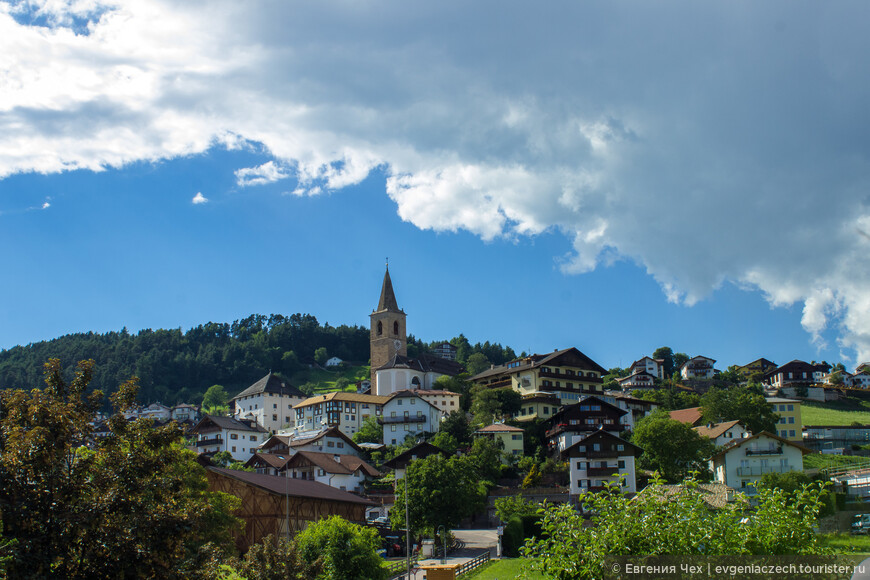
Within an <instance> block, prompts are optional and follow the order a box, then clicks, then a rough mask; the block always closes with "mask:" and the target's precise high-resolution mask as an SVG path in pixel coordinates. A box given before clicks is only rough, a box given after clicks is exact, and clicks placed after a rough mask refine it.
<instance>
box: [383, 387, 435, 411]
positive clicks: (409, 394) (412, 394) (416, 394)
mask: <svg viewBox="0 0 870 580" xmlns="http://www.w3.org/2000/svg"><path fill="white" fill-rule="evenodd" d="M412 398H413V399H420V401H422V402H423V403H424V404H426V405H429V406H430V407H432V408H433V409H435V410H436V411H439V412H440V411H441V409H439V408H438V407H436V406H435V405H433V404H432V403H430V402H429V401H427V400H426V399H424V398H423V397H422V395H421V394H420V391H418V390H412V389H402V390H400V391H395V392H394V393H392V394H391V395H389V397H388V400H387V403H389V402H390V401H392V400H393V399H412Z"/></svg>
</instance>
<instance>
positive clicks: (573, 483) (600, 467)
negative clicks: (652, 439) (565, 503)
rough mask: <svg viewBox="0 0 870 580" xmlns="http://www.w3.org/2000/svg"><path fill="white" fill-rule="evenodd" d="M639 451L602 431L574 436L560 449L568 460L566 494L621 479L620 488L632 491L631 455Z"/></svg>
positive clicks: (574, 493) (633, 477)
mask: <svg viewBox="0 0 870 580" xmlns="http://www.w3.org/2000/svg"><path fill="white" fill-rule="evenodd" d="M640 452H641V449H640V448H639V447H637V446H636V445H633V444H631V443H629V442H628V441H625V440H623V439H620V438H619V437H617V436H616V435H612V434H611V433H608V432H607V431H604V430H599V431H596V432H595V433H592V434H591V435H587V436H586V437H582V438H580V437H578V438H575V439H574V441H573V443H571V445H569V446H568V448H567V449H565V450H564V451H563V452H562V458H563V459H566V460H567V461H568V473H569V477H570V484H569V488H570V494H571V496H573V497H576V496H578V495H580V494H581V493H585V492H588V491H600V490H602V489H604V486H605V485H606V484H609V483H616V482H619V481H621V482H622V487H621V489H622V491H623V492H625V493H635V492H636V491H637V483H636V480H635V467H634V458H635V456H636V455H638V454H639V453H640Z"/></svg>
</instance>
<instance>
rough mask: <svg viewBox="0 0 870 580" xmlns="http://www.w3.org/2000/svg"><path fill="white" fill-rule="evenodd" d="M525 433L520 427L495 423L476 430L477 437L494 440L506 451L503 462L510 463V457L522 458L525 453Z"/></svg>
mask: <svg viewBox="0 0 870 580" xmlns="http://www.w3.org/2000/svg"><path fill="white" fill-rule="evenodd" d="M523 434H524V431H523V430H522V429H520V428H519V427H514V426H512V425H505V424H504V423H494V424H492V425H487V426H486V427H483V428H482V429H478V430H477V431H475V432H474V435H475V436H476V437H486V438H488V439H491V440H492V441H494V442H495V443H496V444H497V445H498V447H499V448H500V449H501V450H502V452H503V453H504V456H503V457H502V463H508V457H514V458H517V459H518V458H520V457H522V455H523Z"/></svg>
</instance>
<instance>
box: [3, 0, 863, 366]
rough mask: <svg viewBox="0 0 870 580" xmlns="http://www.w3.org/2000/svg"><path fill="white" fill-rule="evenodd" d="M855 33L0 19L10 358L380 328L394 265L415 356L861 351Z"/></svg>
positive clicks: (658, 21) (381, 17)
mask: <svg viewBox="0 0 870 580" xmlns="http://www.w3.org/2000/svg"><path fill="white" fill-rule="evenodd" d="M499 6H501V5H499ZM867 12H868V8H866V7H865V5H864V4H863V3H848V2H846V3H841V4H838V5H836V6H828V5H824V6H820V5H818V4H813V3H798V4H793V3H784V2H782V3H780V2H772V3H766V4H765V5H764V6H758V5H756V4H753V3H740V2H737V3H729V4H727V5H726V4H724V3H723V4H722V5H706V6H698V5H696V3H683V2H673V3H664V4H659V5H657V7H656V9H655V10H653V9H651V8H649V7H648V6H647V4H645V3H631V2H627V3H625V4H620V5H617V6H614V5H612V4H611V3H604V2H600V3H599V2H590V3H584V4H583V5H582V6H581V5H575V4H573V3H554V4H552V5H549V6H548V8H547V9H546V10H542V11H537V12H535V13H534V14H527V13H525V11H524V9H523V7H522V6H521V5H510V6H508V7H507V8H505V9H504V10H498V11H495V5H490V4H487V3H482V4H480V5H475V6H474V7H466V6H464V5H461V4H450V3H439V4H438V5H437V6H436V5H434V4H433V5H429V6H415V7H411V6H406V5H405V4H403V3H389V2H387V3H378V4H369V3H365V2H363V3H354V4H353V5H347V4H342V3H292V4H284V3H272V2H258V3H254V4H253V5H252V8H251V9H249V10H246V11H241V10H240V9H239V7H238V6H237V5H236V3H231V2H220V1H217V2H211V3H209V4H208V9H206V7H205V5H204V4H203V5H200V4H196V3H180V4H176V3H173V2H161V1H155V0H135V1H130V2H124V3H121V4H114V3H103V2H100V1H97V0H93V1H91V0H89V1H78V0H70V1H53V2H44V3H43V2H12V3H0V55H2V56H0V87H2V90H0V135H2V137H0V247H2V248H3V250H4V251H3V258H2V262H0V265H2V269H3V272H4V280H5V282H6V283H5V284H3V285H2V286H0V288H2V289H0V300H2V303H3V304H4V308H3V309H2V310H0V348H9V347H11V346H14V345H16V344H26V343H28V342H31V341H36V340H42V339H49V338H52V337H55V336H58V335H61V334H65V333H69V332H78V331H87V330H95V331H107V330H119V329H120V328H122V327H124V326H126V327H127V328H128V329H130V330H131V331H135V330H138V329H141V328H158V327H163V328H178V327H181V328H182V329H187V328H189V327H191V326H193V325H196V324H199V323H204V322H207V321H227V322H230V321H232V320H234V319H237V318H240V317H243V316H246V315H248V314H251V313H263V314H270V313H283V314H292V313H295V312H306V313H311V314H313V315H315V316H316V317H317V318H318V319H319V320H320V321H322V322H326V321H328V322H329V323H331V324H344V323H346V324H363V325H365V324H367V322H368V317H367V314H368V313H369V312H370V311H371V309H372V308H373V307H374V306H375V305H376V301H377V295H378V292H379V289H380V282H381V278H382V276H383V267H384V261H385V258H386V257H387V256H389V258H390V264H391V274H392V277H393V282H394V284H395V288H396V293H397V297H398V300H399V304H400V306H402V307H403V308H404V309H405V311H406V312H407V313H408V325H409V330H410V331H411V332H412V333H413V334H415V335H416V336H418V337H420V338H423V339H424V340H437V339H443V338H449V337H451V336H454V335H456V334H458V333H460V332H462V333H464V334H465V335H466V336H468V337H469V339H470V340H472V341H473V342H474V341H478V340H480V341H484V340H490V341H497V342H501V343H503V344H508V345H511V346H512V347H514V348H515V349H517V350H518V351H519V350H527V351H534V352H546V351H548V350H552V349H555V348H564V347H567V346H576V347H578V348H580V349H581V350H583V351H584V352H585V353H587V354H588V355H590V356H591V357H592V358H593V359H595V360H596V361H598V362H599V363H600V364H602V365H603V366H605V367H611V366H616V365H620V366H626V365H628V364H630V363H631V361H632V360H634V359H636V358H639V357H641V356H643V355H646V354H651V353H652V351H653V350H654V349H655V348H656V347H658V346H663V345H668V346H671V347H672V348H674V350H675V351H683V352H687V353H689V354H690V355H695V354H703V355H706V356H711V357H713V358H715V359H717V360H718V361H720V364H719V365H717V366H720V367H721V368H724V367H725V366H727V365H730V364H742V363H746V362H749V361H751V360H754V359H755V358H758V357H761V356H764V357H766V358H768V359H772V360H774V361H776V362H780V363H784V362H787V361H788V360H791V359H794V358H800V359H805V360H813V359H815V360H822V359H826V360H828V361H840V360H842V361H844V362H846V363H847V364H854V363H855V362H856V361H857V360H858V359H861V360H864V359H867V358H870V331H868V329H870V268H868V267H867V266H870V264H868V250H870V239H868V238H867V237H865V236H864V235H862V232H866V231H870V191H868V184H870V179H868V176H870V172H868V152H870V149H868V139H870V131H868V130H867V129H868V128H870V127H868V124H870V119H868V113H867V109H866V102H868V99H867V97H868V96H870V95H868V83H867V78H866V74H865V72H864V63H863V56H862V55H866V54H867V53H868V51H867V49H868V48H870V47H868V41H867V40H866V39H865V37H864V36H865V35H863V33H862V31H861V29H860V26H858V25H857V23H858V22H866V17H867V16H868V14H867ZM494 15H497V17H496V16H494ZM197 202H199V203H197Z"/></svg>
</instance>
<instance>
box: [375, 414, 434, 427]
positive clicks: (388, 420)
mask: <svg viewBox="0 0 870 580" xmlns="http://www.w3.org/2000/svg"><path fill="white" fill-rule="evenodd" d="M425 422H426V415H408V416H407V417H406V416H401V417H378V423H379V424H381V425H389V424H393V423H425Z"/></svg>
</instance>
